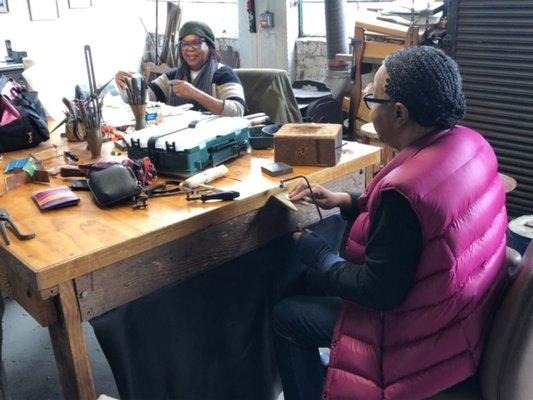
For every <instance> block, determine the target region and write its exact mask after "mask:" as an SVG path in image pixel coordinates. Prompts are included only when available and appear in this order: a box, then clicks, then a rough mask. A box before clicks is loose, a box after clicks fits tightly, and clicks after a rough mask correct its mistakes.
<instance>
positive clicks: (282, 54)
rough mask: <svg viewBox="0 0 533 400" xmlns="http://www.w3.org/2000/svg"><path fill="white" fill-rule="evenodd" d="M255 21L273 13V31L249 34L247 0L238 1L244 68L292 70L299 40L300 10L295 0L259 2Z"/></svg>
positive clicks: (240, 46) (257, 0)
mask: <svg viewBox="0 0 533 400" xmlns="http://www.w3.org/2000/svg"><path fill="white" fill-rule="evenodd" d="M255 11H256V20H257V23H258V24H259V16H260V15H261V14H262V13H264V12H265V11H270V12H272V13H274V25H275V26H274V28H273V29H271V30H263V29H261V28H260V27H259V26H258V27H257V33H250V32H249V31H248V14H247V12H246V0H239V51H240V56H241V65H242V67H243V68H279V69H285V70H287V71H291V70H292V69H293V59H294V58H293V56H294V54H293V53H294V41H295V39H296V38H297V37H298V7H297V5H296V2H295V1H294V0H272V1H271V0H256V1H255Z"/></svg>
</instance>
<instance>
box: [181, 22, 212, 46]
mask: <svg viewBox="0 0 533 400" xmlns="http://www.w3.org/2000/svg"><path fill="white" fill-rule="evenodd" d="M187 35H196V36H200V37H202V38H204V39H205V40H206V41H207V44H208V45H209V46H211V47H213V48H214V47H215V35H214V34H213V31H212V30H211V28H210V27H209V26H207V24H205V23H203V22H200V21H189V22H186V23H184V24H183V26H182V27H181V29H180V32H179V40H181V39H183V38H184V37H185V36H187Z"/></svg>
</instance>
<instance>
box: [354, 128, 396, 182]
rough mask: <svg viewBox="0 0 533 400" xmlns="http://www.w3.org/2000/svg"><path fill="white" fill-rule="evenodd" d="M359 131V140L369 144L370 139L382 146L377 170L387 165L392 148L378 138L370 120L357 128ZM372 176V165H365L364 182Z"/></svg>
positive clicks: (392, 154) (391, 156)
mask: <svg viewBox="0 0 533 400" xmlns="http://www.w3.org/2000/svg"><path fill="white" fill-rule="evenodd" d="M359 132H360V133H361V139H362V140H361V141H362V142H363V143H364V144H370V142H371V141H373V142H378V144H379V145H380V146H382V147H383V151H382V153H381V164H380V165H379V167H378V169H377V170H376V173H377V171H379V169H381V167H383V166H384V165H387V164H388V163H389V162H390V161H391V160H392V159H393V158H394V149H393V148H392V147H390V146H389V145H388V144H386V143H383V142H382V141H381V139H380V138H379V136H378V134H377V132H376V129H375V128H374V124H373V123H372V122H369V123H366V124H364V125H362V126H361V128H359ZM372 178H374V168H373V167H372V166H370V167H367V169H366V183H367V185H368V183H369V182H370V181H371V180H372Z"/></svg>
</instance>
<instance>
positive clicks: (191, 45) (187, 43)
mask: <svg viewBox="0 0 533 400" xmlns="http://www.w3.org/2000/svg"><path fill="white" fill-rule="evenodd" d="M203 43H205V39H196V40H190V41H187V40H180V41H179V42H178V45H179V46H180V49H182V50H183V49H185V48H187V47H189V48H191V49H193V50H198V49H199V48H200V47H202V44H203Z"/></svg>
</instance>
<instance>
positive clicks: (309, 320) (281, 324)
mask: <svg viewBox="0 0 533 400" xmlns="http://www.w3.org/2000/svg"><path fill="white" fill-rule="evenodd" d="M345 227H346V223H345V221H343V220H342V219H341V218H340V216H339V215H334V216H332V217H329V218H327V219H325V220H324V221H323V222H321V223H319V224H317V225H315V226H313V227H312V228H311V229H312V230H313V231H314V232H316V233H317V234H318V235H320V236H321V237H322V238H324V239H325V240H326V242H327V243H328V244H329V246H330V247H331V248H332V249H335V250H338V249H339V247H340V245H341V239H342V234H343V232H344V230H345ZM288 264H289V265H288V266H287V275H288V276H289V280H290V278H292V279H293V280H295V281H300V280H299V279H298V278H297V277H295V276H294V275H295V274H301V273H302V272H303V271H305V270H306V268H307V267H306V266H304V265H302V264H301V262H300V261H299V259H298V257H297V256H296V254H294V253H291V254H288ZM291 275H292V276H291ZM289 286H290V285H289ZM293 287H294V288H295V290H294V291H293V293H287V294H286V298H285V299H284V300H282V301H280V302H279V303H277V304H276V306H275V307H274V310H273V317H272V324H273V330H274V345H275V350H276V359H277V363H278V369H279V373H280V376H281V381H282V384H283V395H284V396H285V400H300V399H301V400H315V399H316V400H318V399H320V398H321V396H322V389H323V386H324V372H325V370H324V366H323V365H322V362H321V361H320V356H319V353H318V348H319V347H329V346H330V343H331V338H332V336H333V329H334V328H335V322H336V321H337V314H338V312H339V308H340V304H341V299H340V298H339V297H317V296H309V295H306V294H305V288H302V287H298V285H294V286H293ZM296 293H298V294H296Z"/></svg>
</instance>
